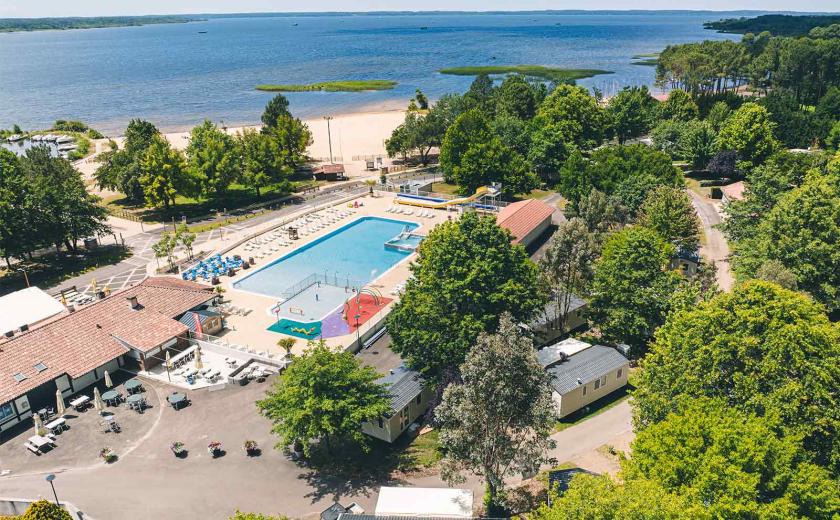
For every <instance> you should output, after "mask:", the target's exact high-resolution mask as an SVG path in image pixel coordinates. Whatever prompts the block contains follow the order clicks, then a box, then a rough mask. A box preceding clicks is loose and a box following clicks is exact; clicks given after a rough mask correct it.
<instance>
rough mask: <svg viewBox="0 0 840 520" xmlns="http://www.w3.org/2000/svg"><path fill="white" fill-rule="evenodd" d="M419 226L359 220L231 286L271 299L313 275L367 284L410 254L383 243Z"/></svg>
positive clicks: (379, 220) (403, 222)
mask: <svg viewBox="0 0 840 520" xmlns="http://www.w3.org/2000/svg"><path fill="white" fill-rule="evenodd" d="M418 227H420V225H419V224H417V223H415V222H409V221H404V220H393V219H388V218H381V217H362V218H360V219H358V220H355V221H353V222H350V223H349V224H346V225H344V226H342V227H340V228H338V229H336V230H335V231H332V232H331V233H329V234H327V235H324V236H323V237H321V238H319V239H317V240H314V241H313V242H311V243H309V244H306V245H305V246H303V247H301V248H298V249H296V250H294V251H292V252H291V253H289V254H287V255H285V256H283V257H280V258H278V259H277V260H275V261H273V262H271V263H270V264H268V265H266V266H265V267H263V268H261V269H259V270H257V271H256V272H254V273H252V274H249V275H248V276H246V277H245V278H242V279H241V280H238V281H236V282H234V283H233V287H234V288H235V289H241V290H244V291H250V292H254V293H258V294H263V295H266V296H271V297H273V298H284V293H285V292H286V291H287V290H288V289H289V288H290V287H293V286H295V285H296V284H299V283H300V282H302V281H304V280H306V279H308V278H311V277H312V276H313V275H317V276H320V277H327V278H331V279H337V281H338V282H341V281H342V280H349V281H351V282H352V284H353V285H355V284H357V283H358V284H367V283H369V282H370V281H372V280H374V279H376V278H378V277H379V276H381V275H382V273H384V272H385V271H387V270H388V269H390V268H391V267H393V266H394V265H396V264H397V263H399V262H400V261H401V260H403V259H405V258H406V257H407V256H408V255H410V254H411V252H410V251H400V250H396V249H387V248H385V242H387V241H389V240H391V239H392V238H394V237H396V236H397V235H399V234H400V233H402V232H404V231H412V230H415V229H417V228H418Z"/></svg>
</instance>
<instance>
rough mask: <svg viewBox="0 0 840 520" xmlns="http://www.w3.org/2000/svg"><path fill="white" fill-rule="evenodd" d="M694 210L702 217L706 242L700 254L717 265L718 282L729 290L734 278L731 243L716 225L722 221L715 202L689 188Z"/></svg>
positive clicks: (724, 288) (725, 289)
mask: <svg viewBox="0 0 840 520" xmlns="http://www.w3.org/2000/svg"><path fill="white" fill-rule="evenodd" d="M688 194H689V195H690V196H691V201H692V203H693V204H694V210H695V211H696V212H697V216H698V217H699V218H700V224H701V225H702V226H703V233H704V235H705V236H706V243H705V244H703V245H702V246H700V254H702V255H703V256H704V257H706V258H707V259H709V261H711V262H712V263H714V264H715V266H717V282H718V285H719V286H720V288H721V289H723V290H724V291H728V290H730V289H731V288H732V285H733V283H734V279H733V278H732V271H731V270H730V269H729V244H728V243H727V242H726V237H724V236H723V233H722V232H721V231H720V229H718V228H717V227H716V226H717V225H718V224H720V223H721V218H720V213H718V210H717V207H716V206H715V203H713V202H712V201H711V200H710V199H707V198H706V197H703V196H701V195H699V194H697V193H695V192H694V191H692V190H688Z"/></svg>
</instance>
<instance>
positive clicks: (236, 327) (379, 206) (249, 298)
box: [220, 192, 458, 353]
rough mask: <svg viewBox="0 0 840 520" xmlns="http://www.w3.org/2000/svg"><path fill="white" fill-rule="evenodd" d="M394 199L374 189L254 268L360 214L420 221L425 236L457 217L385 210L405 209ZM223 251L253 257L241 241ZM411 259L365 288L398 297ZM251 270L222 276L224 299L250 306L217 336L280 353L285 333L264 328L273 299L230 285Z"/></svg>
mask: <svg viewBox="0 0 840 520" xmlns="http://www.w3.org/2000/svg"><path fill="white" fill-rule="evenodd" d="M394 198H395V196H394V194H390V193H381V192H377V193H376V195H375V196H373V197H371V196H370V195H366V196H364V197H362V198H359V199H357V200H358V202H359V203H360V204H363V206H362V207H359V208H355V209H352V211H353V215H351V216H349V217H348V218H344V219H342V220H340V221H338V222H336V223H334V224H332V225H330V226H328V227H326V228H325V229H321V230H319V231H316V232H314V233H311V234H308V235H306V236H305V237H301V239H299V240H297V241H295V242H294V243H293V244H292V245H291V246H285V247H280V248H279V250H277V251H275V252H274V253H272V254H271V255H269V256H267V257H264V258H261V259H257V263H256V265H255V266H254V267H255V268H257V269H259V268H261V267H263V266H265V265H267V264H269V263H271V262H273V261H274V260H276V259H277V258H280V257H281V256H283V255H286V254H288V253H289V252H290V251H292V250H294V249H297V248H299V247H302V246H304V245H306V244H308V243H310V242H312V241H313V240H316V239H318V238H320V237H322V236H324V235H326V234H328V233H330V232H332V231H335V230H336V229H338V228H340V227H342V226H344V225H346V224H348V223H350V222H352V221H354V220H356V219H358V218H361V217H366V216H372V217H381V218H391V219H399V220H408V221H411V222H416V223H417V224H420V228H418V229H417V231H416V232H417V233H419V234H422V235H427V234H428V233H429V231H430V230H431V229H432V228H434V227H435V226H436V225H437V224H440V223H441V222H444V221H446V220H447V218H448V217H450V216H451V217H452V218H453V219H454V218H457V215H458V214H457V213H456V212H450V211H446V210H428V211H431V212H432V213H433V215H434V216H433V217H432V218H423V217H418V216H417V211H418V208H412V209H413V211H414V215H402V214H394V213H389V212H387V211H385V210H386V209H388V208H389V207H391V206H397V207H401V208H405V209H409V207H408V206H403V205H398V204H395V203H394ZM351 204H352V203H351ZM336 207H338V208H340V209H349V208H347V204H346V203H345V204H340V205H338V206H336ZM267 234H268V233H266V235H267ZM226 254H227V255H229V256H233V255H240V256H242V257H243V258H246V259H247V258H248V257H249V256H253V252H252V251H246V250H245V246H244V244H243V245H241V246H239V247H237V248H236V249H234V250H232V251H230V252H229V253H226ZM414 258H415V255H414V254H411V255H409V256H408V257H407V259H406V260H403V261H402V262H400V263H399V264H397V265H396V266H394V267H393V268H391V269H390V270H388V271H386V272H385V273H384V274H382V275H381V276H380V277H379V278H377V279H376V280H374V281H373V282H371V283H370V284H369V285H368V286H367V287H372V288H375V289H377V290H379V292H380V293H381V294H382V295H383V296H385V297H387V298H394V301H396V300H397V299H398V295H397V294H396V291H395V288H396V287H397V286H398V285H400V284H403V283H405V281H406V279H408V277H409V274H410V273H409V269H408V267H409V264H410V263H411V261H413V260H414ZM253 272H254V271H253V268H252V269H249V270H246V271H240V272H239V273H238V274H237V275H236V276H235V277H233V278H228V277H224V278H223V279H222V283H223V284H224V286H225V289H226V292H225V294H224V296H225V299H226V300H229V301H230V302H231V304H232V305H234V306H237V307H244V308H246V309H250V310H251V312H250V313H248V314H247V315H245V316H240V315H231V316H229V317H228V318H227V323H228V327H229V328H230V330H228V331H226V332H224V333H222V334H220V335H221V336H222V337H224V338H225V339H226V340H228V341H230V342H232V343H237V344H244V345H249V346H251V347H254V348H256V349H257V350H267V351H269V352H274V353H281V352H282V349H280V348H279V347H277V341H278V340H279V339H282V338H285V337H289V336H286V335H284V334H279V333H277V332H272V331H269V330H267V328H268V327H269V326H270V325H271V324H272V323H275V322H276V315H274V314H272V313H271V311H270V309H271V308H272V307H274V305H275V304H276V303H277V299H276V298H271V297H268V296H262V295H259V294H255V293H251V292H247V291H242V290H239V289H236V288H234V286H233V284H234V283H235V282H236V281H237V280H240V279H241V278H244V277H245V276H247V275H248V274H250V273H253ZM393 304H394V302H393V301H392V302H391V303H390V304H389V305H388V306H386V307H385V308H384V309H383V310H382V311H381V312H380V313H379V315H378V316H377V318H376V319H371V320H370V321H369V322H367V323H365V324H364V325H362V326H361V327H360V330H359V334H361V335H364V334H365V333H366V332H367V331H368V330H370V328H371V327H374V326H376V325H377V323H378V322H379V321H381V319H384V317H385V316H386V315H387V313H388V312H389V311H390V308H391V306H392V305H393ZM297 339H298V341H297V343H296V344H295V347H294V349H293V353H301V352H302V351H303V349H304V348H305V347H306V341H304V340H302V339H299V338H297ZM355 340H356V332H355V331H354V332H353V333H351V334H347V335H345V336H339V337H334V338H328V339H326V340H325V341H326V343H327V345H329V346H332V347H335V348H339V347H347V346H349V345H350V344H351V343H352V342H354V341H355Z"/></svg>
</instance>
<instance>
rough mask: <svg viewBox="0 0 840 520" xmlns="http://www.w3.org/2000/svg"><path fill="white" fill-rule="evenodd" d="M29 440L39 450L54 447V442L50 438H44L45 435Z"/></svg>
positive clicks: (35, 436) (34, 436)
mask: <svg viewBox="0 0 840 520" xmlns="http://www.w3.org/2000/svg"><path fill="white" fill-rule="evenodd" d="M27 440H28V441H29V442H30V443H32V444H33V445H34V446H35V447H36V448H38V449H39V450H40V449H41V448H43V447H44V446H51V445H52V441H51V440H50V439H49V438H47V437H44V436H43V435H33V436H32V437H30V438H29V439H27Z"/></svg>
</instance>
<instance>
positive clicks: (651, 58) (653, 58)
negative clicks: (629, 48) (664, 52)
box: [631, 52, 659, 67]
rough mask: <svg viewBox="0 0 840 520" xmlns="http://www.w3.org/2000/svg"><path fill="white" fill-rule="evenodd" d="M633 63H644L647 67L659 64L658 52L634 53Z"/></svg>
mask: <svg viewBox="0 0 840 520" xmlns="http://www.w3.org/2000/svg"><path fill="white" fill-rule="evenodd" d="M631 63H632V64H633V65H645V66H648V67H656V66H657V65H659V53H658V52H650V53H647V54H636V55H635V56H633V61H632V62H631Z"/></svg>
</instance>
